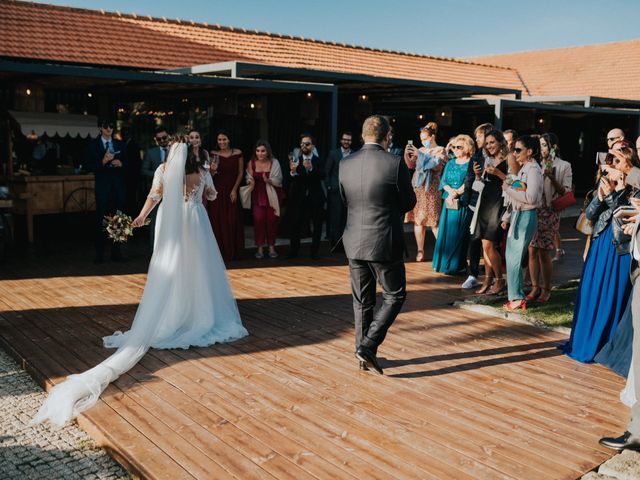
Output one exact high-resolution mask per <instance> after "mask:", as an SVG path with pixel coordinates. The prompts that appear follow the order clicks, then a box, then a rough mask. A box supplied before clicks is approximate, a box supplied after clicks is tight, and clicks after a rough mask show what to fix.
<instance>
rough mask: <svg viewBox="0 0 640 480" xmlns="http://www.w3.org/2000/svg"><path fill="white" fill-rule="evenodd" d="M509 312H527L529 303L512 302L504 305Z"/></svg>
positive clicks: (524, 301) (523, 301) (521, 301)
mask: <svg viewBox="0 0 640 480" xmlns="http://www.w3.org/2000/svg"><path fill="white" fill-rule="evenodd" d="M502 308H504V309H505V310H506V311H507V312H513V311H514V310H518V309H522V310H523V311H526V310H527V301H526V300H522V299H520V300H511V301H509V302H507V303H505V304H504V305H502Z"/></svg>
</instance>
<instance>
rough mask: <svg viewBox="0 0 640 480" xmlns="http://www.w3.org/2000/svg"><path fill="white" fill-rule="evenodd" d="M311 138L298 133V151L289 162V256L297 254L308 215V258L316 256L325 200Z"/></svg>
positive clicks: (318, 162) (321, 177)
mask: <svg viewBox="0 0 640 480" xmlns="http://www.w3.org/2000/svg"><path fill="white" fill-rule="evenodd" d="M314 148H315V147H314V140H313V137H312V136H311V135H309V134H307V133H303V134H302V135H300V154H299V155H298V156H297V157H294V158H293V159H292V160H291V161H290V162H289V174H288V175H287V177H288V181H289V203H288V205H289V207H288V208H289V215H290V217H289V218H290V221H291V225H290V228H291V232H290V235H289V236H290V239H291V250H290V251H289V258H294V257H297V256H298V251H299V249H300V236H301V235H302V231H303V228H304V227H305V221H308V219H309V218H311V222H312V225H313V231H312V237H311V258H318V252H319V250H320V235H321V234H322V220H323V218H324V202H325V200H326V198H325V194H324V189H323V187H322V180H323V179H324V168H323V166H322V164H321V163H320V159H319V158H318V156H317V155H315V154H314V153H313V151H314Z"/></svg>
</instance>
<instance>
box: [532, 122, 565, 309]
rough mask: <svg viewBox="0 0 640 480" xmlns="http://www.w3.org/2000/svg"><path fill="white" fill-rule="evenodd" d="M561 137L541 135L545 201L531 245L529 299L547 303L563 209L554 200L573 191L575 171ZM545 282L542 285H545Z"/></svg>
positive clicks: (547, 134) (543, 199) (550, 134)
mask: <svg viewBox="0 0 640 480" xmlns="http://www.w3.org/2000/svg"><path fill="white" fill-rule="evenodd" d="M557 145H558V137H556V135H555V134H553V133H545V134H544V135H542V137H540V157H541V159H542V165H543V167H544V170H543V175H544V187H543V195H542V202H541V204H540V207H539V208H538V230H537V231H536V233H535V235H534V236H533V240H532V241H531V245H529V275H530V276H531V292H530V293H529V295H527V297H526V299H527V301H530V300H534V299H535V300H536V301H537V302H540V303H544V302H547V301H548V300H549V298H550V297H551V274H552V272H553V263H552V261H551V253H552V252H553V249H554V248H555V239H556V238H557V236H558V235H559V234H560V212H559V211H558V210H556V209H554V208H553V201H554V200H555V199H556V198H559V197H561V196H562V195H564V194H565V193H566V192H569V191H571V186H572V183H573V173H572V171H571V164H570V163H569V162H565V161H564V160H562V159H561V158H560V157H559V156H558V155H557V153H558V152H557V150H556V146H557ZM541 283H542V285H541Z"/></svg>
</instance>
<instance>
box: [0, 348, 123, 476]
mask: <svg viewBox="0 0 640 480" xmlns="http://www.w3.org/2000/svg"><path fill="white" fill-rule="evenodd" d="M44 397H45V393H44V392H43V390H42V388H40V386H39V385H38V384H36V383H35V382H34V381H33V380H32V379H31V377H30V376H29V375H28V374H27V373H26V372H24V371H23V370H22V369H20V367H19V366H18V365H17V364H16V363H15V362H14V361H13V359H12V358H11V357H9V355H7V354H6V352H4V351H3V350H2V349H0V478H1V479H3V480H5V479H7V480H8V479H16V480H17V479H20V480H26V479H33V480H36V479H38V480H40V479H47V480H58V479H64V480H75V479H77V480H89V479H94V480H97V479H105V480H125V479H129V478H130V477H129V476H128V474H127V472H126V471H125V470H124V469H123V468H122V467H121V466H120V465H118V464H117V463H116V462H114V461H113V460H112V459H111V458H110V457H109V456H108V455H107V454H106V453H105V452H104V451H103V450H101V449H100V448H97V447H96V446H95V444H94V443H93V440H91V438H90V437H89V436H88V435H87V434H86V433H85V432H84V431H83V430H81V429H80V428H79V427H78V426H77V424H75V423H72V424H70V425H67V426H66V427H65V428H63V429H59V430H55V429H52V428H51V427H49V426H48V425H37V426H31V425H29V421H30V420H31V418H32V417H33V416H34V415H35V413H36V411H37V409H38V407H39V406H40V405H41V404H42V401H43V399H44Z"/></svg>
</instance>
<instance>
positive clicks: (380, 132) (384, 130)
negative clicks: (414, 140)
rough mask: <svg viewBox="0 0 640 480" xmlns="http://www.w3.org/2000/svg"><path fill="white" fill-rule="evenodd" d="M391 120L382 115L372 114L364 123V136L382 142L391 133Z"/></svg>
mask: <svg viewBox="0 0 640 480" xmlns="http://www.w3.org/2000/svg"><path fill="white" fill-rule="evenodd" d="M389 129H390V126H389V121H388V120H387V119H386V118H385V117H383V116H382V115H371V116H370V117H368V118H367V119H366V120H365V121H364V123H363V124H362V138H367V137H368V138H374V139H375V141H376V143H380V142H382V141H383V140H384V139H385V138H386V136H387V134H388V133H389Z"/></svg>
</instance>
